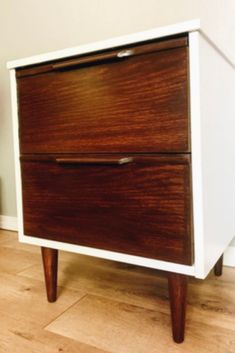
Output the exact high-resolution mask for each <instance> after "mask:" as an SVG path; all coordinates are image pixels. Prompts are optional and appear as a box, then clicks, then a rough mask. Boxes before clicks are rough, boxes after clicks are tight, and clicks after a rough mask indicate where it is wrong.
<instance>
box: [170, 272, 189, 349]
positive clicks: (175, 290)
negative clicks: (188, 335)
mask: <svg viewBox="0 0 235 353" xmlns="http://www.w3.org/2000/svg"><path fill="white" fill-rule="evenodd" d="M168 288H169V296H170V307H171V321H172V333H173V339H174V341H175V342H176V343H181V342H183V340H184V331H185V312H186V296H187V276H185V275H181V274H177V273H168Z"/></svg>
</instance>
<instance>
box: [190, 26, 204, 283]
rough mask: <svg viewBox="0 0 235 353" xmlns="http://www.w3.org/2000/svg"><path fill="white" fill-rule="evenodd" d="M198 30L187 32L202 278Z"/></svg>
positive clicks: (197, 271) (197, 266) (195, 212)
mask: <svg viewBox="0 0 235 353" xmlns="http://www.w3.org/2000/svg"><path fill="white" fill-rule="evenodd" d="M199 71H200V63H199V32H197V31H196V32H192V33H189V77H190V80H189V81H190V118H191V149H192V191H193V224H194V227H193V233H194V262H195V276H196V277H198V278H204V241H203V187H202V151H201V115H200V113H201V112H200V74H199Z"/></svg>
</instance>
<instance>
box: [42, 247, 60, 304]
mask: <svg viewBox="0 0 235 353" xmlns="http://www.w3.org/2000/svg"><path fill="white" fill-rule="evenodd" d="M41 252H42V261H43V268H44V276H45V284H46V291H47V299H48V301H49V302H50V303H52V302H55V301H56V299H57V268H58V250H56V249H49V248H44V247H42V248H41Z"/></svg>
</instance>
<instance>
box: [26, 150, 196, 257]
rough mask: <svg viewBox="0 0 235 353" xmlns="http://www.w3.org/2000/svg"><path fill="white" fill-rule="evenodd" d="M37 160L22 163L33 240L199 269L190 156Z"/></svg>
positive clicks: (28, 222) (27, 218)
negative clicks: (193, 250)
mask: <svg viewBox="0 0 235 353" xmlns="http://www.w3.org/2000/svg"><path fill="white" fill-rule="evenodd" d="M33 158H35V157H33ZM33 158H30V157H29V158H28V159H27V157H24V158H23V159H22V161H21V168H22V180H23V182H22V183H23V212H24V233H25V234H26V235H30V236H35V237H40V238H46V239H51V240H57V241H63V242H66V243H73V244H79V245H83V246H89V247H95V248H99V249H105V250H110V251H116V252H122V253H128V254H132V255H137V256H144V257H148V258H153V259H159V260H165V261H173V262H177V263H181V264H191V263H192V254H191V203H190V171H189V170H190V163H189V159H188V157H187V156H185V157H184V156H179V157H169V156H168V157H164V156H147V157H146V156H145V157H143V156H137V155H134V156H131V157H130V156H128V158H133V160H132V162H131V163H126V164H125V163H123V164H117V163H115V161H116V160H117V158H118V160H123V158H127V157H123V156H119V157H118V156H107V157H105V158H106V159H105V158H104V157H100V156H94V157H89V158H88V157H86V156H85V157H84V155H83V156H80V157H79V156H75V157H74V156H72V157H71V158H70V159H68V158H67V157H64V156H63V157H61V158H59V157H58V156H57V157H55V156H47V157H46V156H44V157H43V156H42V157H41V160H40V158H39V157H38V160H33ZM56 158H57V162H56V161H55V159H56ZM87 158H88V159H87ZM129 160H130V161H131V159H129ZM76 161H77V164H76ZM64 163H65V164H64ZM66 163H68V164H66Z"/></svg>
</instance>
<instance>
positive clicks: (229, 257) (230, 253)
mask: <svg viewBox="0 0 235 353" xmlns="http://www.w3.org/2000/svg"><path fill="white" fill-rule="evenodd" d="M224 265H225V266H231V267H235V246H229V247H228V249H227V250H226V251H225V254H224Z"/></svg>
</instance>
